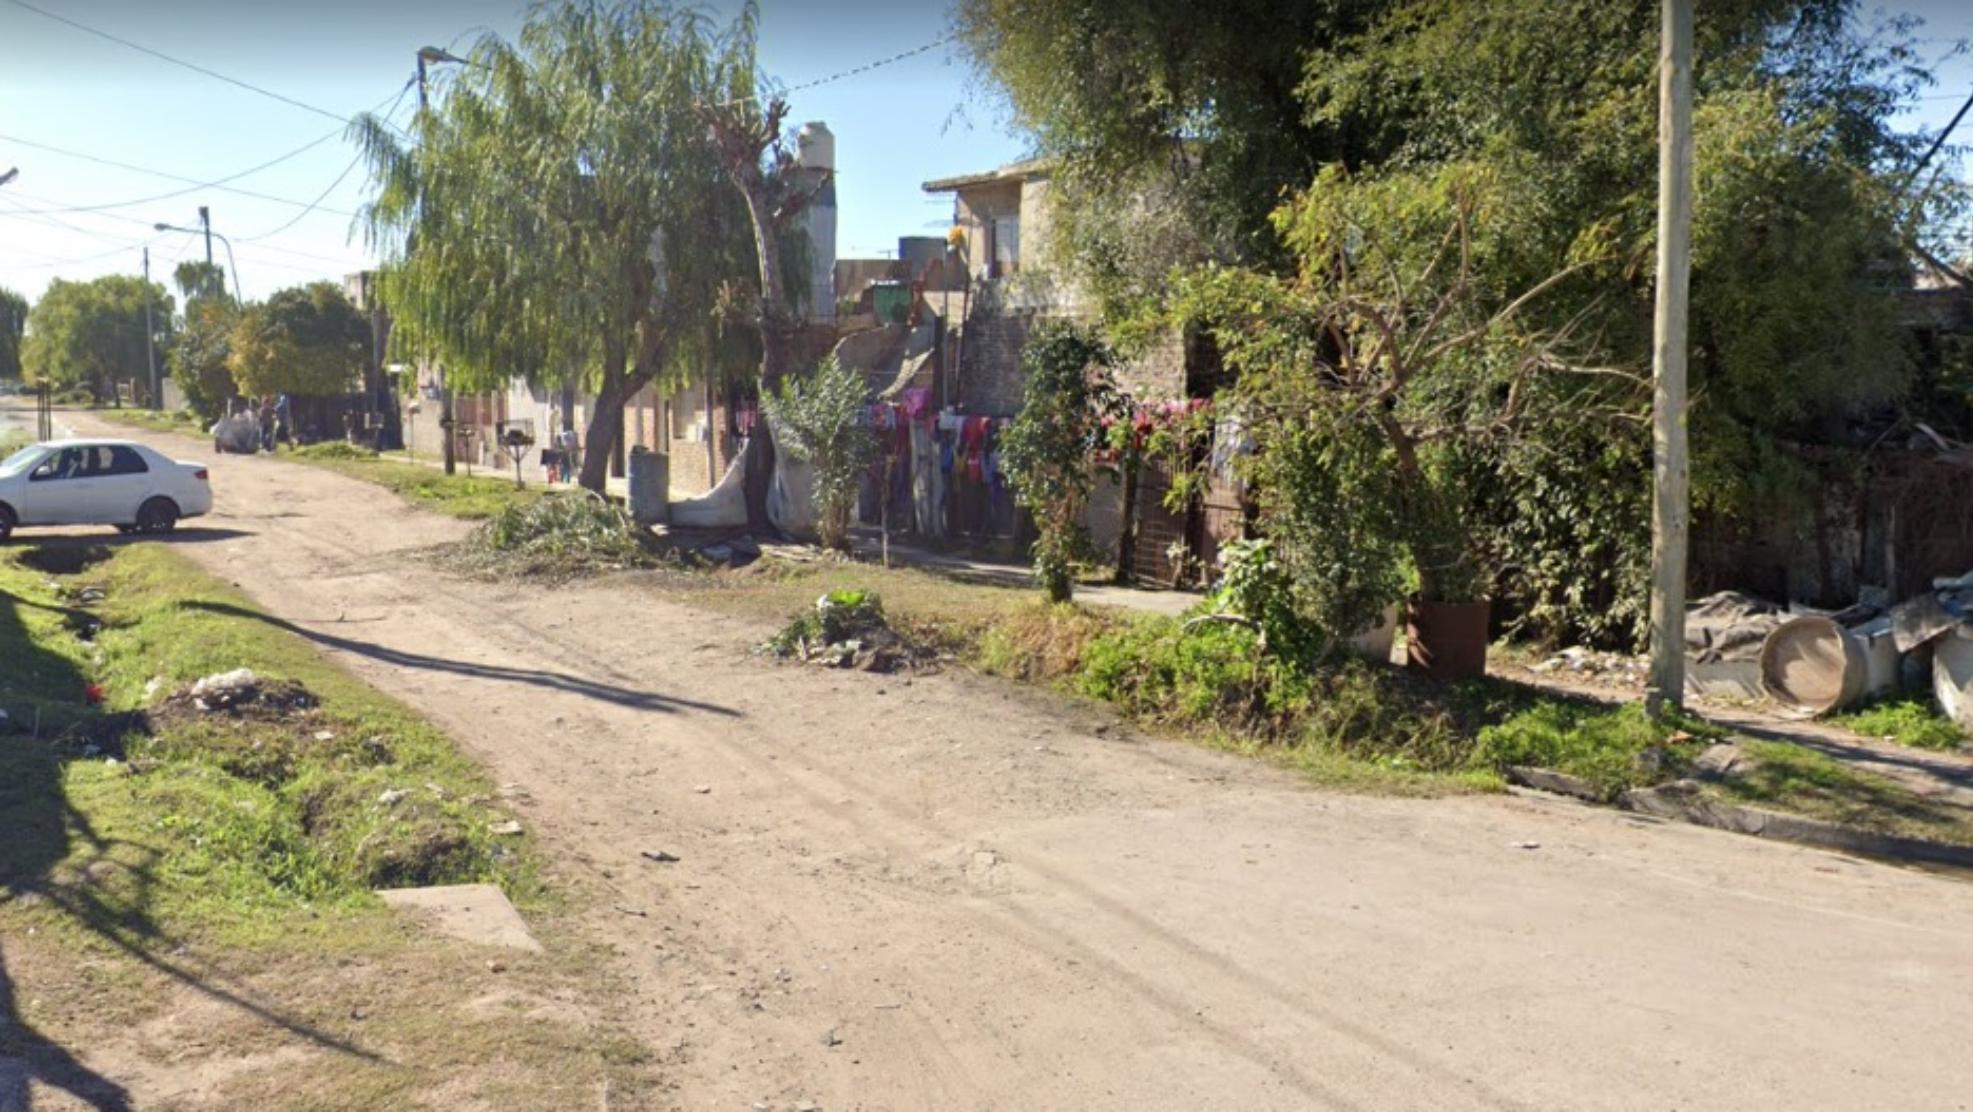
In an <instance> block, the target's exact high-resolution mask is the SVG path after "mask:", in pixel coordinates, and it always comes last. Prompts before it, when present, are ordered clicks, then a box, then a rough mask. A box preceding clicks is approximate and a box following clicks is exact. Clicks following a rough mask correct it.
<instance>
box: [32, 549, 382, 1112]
mask: <svg viewBox="0 0 1973 1112" xmlns="http://www.w3.org/2000/svg"><path fill="white" fill-rule="evenodd" d="M35 555H36V556H37V557H38V558H41V559H44V560H46V559H52V560H53V561H54V562H56V563H57V564H61V562H62V561H63V559H64V557H62V556H53V557H50V556H49V554H47V553H45V552H37V553H36V554H35ZM63 566H66V565H63ZM26 607H34V608H37V609H45V610H56V611H60V612H63V613H66V611H65V610H63V609H62V608H58V607H47V606H44V605H43V604H40V603H34V602H31V601H29V600H26V599H21V598H17V597H15V596H13V595H11V594H9V593H7V592H5V591H0V661H4V667H0V707H10V708H24V707H29V706H32V707H34V708H35V712H34V714H33V716H32V718H31V719H27V718H22V719H16V720H15V721H14V722H13V723H12V726H13V729H12V731H11V732H6V731H0V906H8V905H14V906H19V907H23V908H25V907H28V906H36V907H43V908H51V909H53V910H54V911H56V912H57V913H59V914H61V915H62V916H64V917H66V918H68V919H71V920H73V921H74V922H75V923H76V924H77V925H79V926H80V927H82V928H83V929H84V930H86V931H87V932H88V933H89V934H91V935H92V936H94V937H95V938H97V939H99V940H100V941H102V942H104V943H106V944H108V945H109V946H111V947H113V948H115V949H117V950H119V951H121V952H123V953H124V954H126V955H128V956H129V957H130V958H132V959H134V960H136V961H138V962H141V963H143V964H144V965H146V966H149V967H150V968H152V969H155V970H157V971H158V972H160V973H162V974H164V975H166V976H168V977H170V978H172V979H173V980H175V981H177V982H179V983H180V984H183V985H185V986H187V987H190V988H192V989H194V990H196V991H198V992H201V993H204V994H206V995H208V996H211V997H213V998H214V999H217V1000H221V1001H224V1002H225V1003H227V1004H229V1005H231V1006H233V1007H236V1008H239V1009H241V1010H242V1011H245V1012H248V1013H250V1014H252V1015H254V1016H256V1017H257V1018H259V1019H261V1020H263V1021H264V1022H267V1023H269V1024H271V1025H274V1026H277V1027H279V1028H281V1029H283V1030H285V1031H288V1032H290V1033H291V1034H294V1035H296V1036H298V1037H301V1038H304V1039H306V1040H308V1041H309V1042H312V1043H314V1044H316V1045H317V1046H321V1047H324V1048H327V1049H330V1050H334V1051H338V1052H341V1053H344V1054H349V1055H353V1056H357V1057H361V1058H365V1059H370V1060H376V1059H377V1055H375V1054H373V1053H371V1052H369V1051H366V1050H364V1049H362V1048H360V1047H357V1046H354V1045H352V1044H350V1043H348V1042H345V1041H343V1040H341V1039H338V1038H336V1037H334V1036H333V1035H330V1034H328V1033H326V1032H324V1031H321V1030H319V1029H316V1028H314V1027H311V1026H309V1025H308V1024H306V1023H303V1022H301V1021H299V1020H297V1019H294V1018H291V1017H289V1016H286V1015H283V1014H281V1013H279V1012H277V1011H275V1010H274V1009H272V1008H270V1007H268V1006H267V1005H264V1004H261V1003H259V1002H256V1001H254V1000H251V999H249V998H247V997H246V996H245V995H243V994H242V993H241V992H239V991H236V990H234V989H232V988H229V987H227V986H226V985H225V984H223V983H221V982H222V980H223V974H221V973H219V972H218V971H214V970H210V969H201V968H195V967H194V966H193V965H192V964H191V963H190V962H189V961H187V960H182V959H180V958H179V957H178V956H177V955H179V954H181V953H182V952H183V950H182V947H181V946H180V943H179V940H178V939H175V938H173V937H171V935H170V934H169V933H168V932H166V931H165V930H164V929H163V928H162V927H161V926H160V924H159V923H158V922H157V920H156V919H155V918H154V917H153V916H152V914H151V910H150V909H151V907H152V906H153V903H154V898H155V890H156V887H157V885H158V883H159V881H158V878H157V876H156V874H155V872H154V868H153V866H154V864H155V862H156V859H157V857H158V856H159V851H158V850H157V849H156V848H155V847H153V846H149V845H146V844H144V843H143V842H141V841H137V840H129V839H121V838H108V837H105V836H104V835H103V834H101V833H100V832H99V831H98V830H96V828H95V827H94V826H93V825H92V824H91V823H90V821H89V817H88V816H87V815H86V814H84V813H83V812H82V811H81V810H79V809H78V808H77V807H76V806H75V805H74V803H73V802H72V801H71V800H70V799H69V797H68V793H67V785H66V780H65V776H64V773H65V770H66V768H67V766H68V765H69V763H70V762H71V761H76V760H84V759H87V760H101V759H102V756H103V754H105V753H108V754H116V755H120V754H121V749H120V748H119V744H120V742H121V740H122V739H123V737H124V736H125V735H127V734H128V733H129V732H130V731H131V730H133V729H142V728H143V723H142V720H141V715H139V716H136V717H132V716H127V715H110V714H104V713H101V712H99V711H97V710H96V709H94V708H92V707H90V706H88V705H86V703H85V701H84V694H83V693H84V688H85V686H86V684H87V682H88V680H87V677H86V676H85V675H84V674H83V673H82V672H81V670H80V669H79V668H78V667H77V666H76V664H75V662H74V661H73V660H71V659H69V658H68V657H66V656H63V655H62V654H60V653H57V652H51V651H49V650H48V649H47V648H45V647H43V646H42V645H41V644H40V643H38V642H37V641H36V640H35V639H34V638H33V637H31V636H30V635H29V631H28V628H27V626H26V624H25V622H24V621H23V618H22V614H23V609H24V608H26ZM30 722H31V723H32V724H31V725H30ZM85 742H86V743H87V744H88V745H89V746H93V747H94V748H95V753H94V754H93V755H89V756H85V750H84V749H83V748H82V745H83V744H84V743H85ZM167 955H169V956H167ZM15 976H16V974H15V973H14V972H13V971H12V970H10V968H9V966H8V960H7V951H6V949H5V948H4V947H0V1112H15V1110H21V1112H26V1110H27V1109H30V1108H32V1107H33V1105H32V1104H31V1103H30V1096H31V1089H32V1087H33V1086H34V1085H36V1084H37V1083H38V1084H39V1085H41V1086H44V1087H46V1088H49V1089H53V1090H56V1091H57V1092H59V1093H62V1094H65V1095H66V1096H67V1097H68V1098H70V1099H72V1100H74V1101H76V1102H79V1103H81V1104H83V1105H85V1106H87V1107H90V1108H95V1109H99V1110H112V1109H126V1108H129V1107H130V1094H129V1093H128V1092H127V1091H126V1090H125V1089H124V1087H123V1086H121V1085H119V1084H117V1083H116V1082H115V1081H113V1080H111V1079H110V1078H108V1077H105V1076H103V1075H102V1074H100V1073H98V1072H96V1071H94V1070H92V1069H90V1068H89V1067H88V1066H87V1065H85V1064H84V1063H83V1062H82V1061H81V1059H80V1058H78V1057H77V1056H76V1054H75V1052H74V1051H73V1050H72V1049H70V1048H69V1047H66V1046H63V1045H61V1044H60V1043H59V1042H57V1041H56V1040H55V1039H53V1038H50V1037H49V1036H47V1035H45V1034H43V1033H42V1032H40V1031H38V1030H36V1029H35V1028H34V1027H33V1026H31V1025H30V1024H29V1023H28V1021H27V1019H26V1017H25V1016H24V1015H23V1014H22V1012H21V1007H20V996H19V994H20V988H19V986H18V985H17V983H16V981H15Z"/></svg>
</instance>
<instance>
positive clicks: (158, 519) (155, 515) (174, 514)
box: [137, 498, 178, 533]
mask: <svg viewBox="0 0 1973 1112" xmlns="http://www.w3.org/2000/svg"><path fill="white" fill-rule="evenodd" d="M176 528H178V503H176V502H173V501H172V500H171V499H169V498H153V499H151V500H150V501H148V502H146V503H144V504H143V505H142V506H141V507H139V508H138V510H137V531H138V532H139V533H169V532H171V531H172V530H173V529H176Z"/></svg>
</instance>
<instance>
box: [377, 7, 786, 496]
mask: <svg viewBox="0 0 1973 1112" xmlns="http://www.w3.org/2000/svg"><path fill="white" fill-rule="evenodd" d="M752 55H753V40H752V35H751V33H750V31H748V29H747V28H746V27H745V25H742V26H740V27H737V28H736V29H735V30H734V32H732V33H724V34H722V33H721V32H720V30H719V29H718V28H715V27H713V26H712V25H711V24H709V23H708V22H707V21H706V19H705V18H704V17H703V16H701V15H699V14H698V13H697V12H695V11H694V10H691V9H688V8H684V7H679V6H674V5H673V4H671V3H668V2H664V0H645V2H631V3H622V4H611V5H605V4H600V3H596V2H593V0H562V2H559V3H550V4H543V5H540V6H537V7H535V8H534V9H532V11H531V13H530V15H529V17H528V21H527V24H526V26H524V27H523V28H522V30H521V33H520V37H519V40H518V42H508V41H506V40H503V39H501V38H499V37H497V36H492V35H489V36H486V37H484V38H482V39H481V40H480V41H479V43H478V44H477V45H476V46H475V47H474V49H473V50H472V52H471V54H470V56H469V57H468V58H467V60H466V65H464V66H463V67H460V68H458V69H454V70H450V71H447V72H446V74H445V76H444V77H442V78H441V80H440V83H439V85H438V87H437V89H436V90H435V96H434V97H433V98H432V100H431V103H430V104H429V106H428V107H425V108H422V109H421V110H420V111H419V114H418V116H417V119H416V120H415V122H414V124H413V126H412V130H411V133H410V137H409V139H408V141H407V140H405V139H401V138H400V137H399V136H398V135H397V134H396V133H395V132H394V131H393V130H392V129H391V127H390V126H389V125H388V124H386V123H384V122H383V121H381V120H379V119H376V118H374V117H366V118H364V119H361V120H359V121H358V123H357V125H356V133H357V135H358V138H359V140H360V142H361V144H362V147H363V151H364V153H365V155H366V157H367V159H368V162H369V167H370V173H371V179H372V183H373V186H374V189H375V196H374V199H373V200H372V201H371V202H370V203H369V204H368V205H367V206H366V209H365V213H364V217H365V224H366V227H367V230H368V233H369V236H370V240H371V243H372V245H373V246H375V247H377V248H378V249H379V250H380V251H381V252H382V253H383V255H384V258H385V265H384V267H383V273H382V281H381V290H382V296H383V300H384V304H385V305H386V306H387V307H388V308H389V309H390V311H391V313H392V315H393V318H394V325H393V328H394V338H395V342H397V343H399V344H403V345H408V346H407V347H406V349H405V350H406V354H408V355H411V356H413V357H417V358H425V359H432V360H436V361H438V362H439V363H440V364H441V365H442V366H443V368H444V372H445V375H446V379H447V381H448V382H449V383H450V384H451V385H452V386H453V387H455V388H460V389H465V390H498V389H504V388H505V387H506V385H507V383H509V382H510V381H512V380H514V379H516V378H524V379H527V380H528V381H530V382H533V383H536V384H539V385H545V386H550V387H573V388H576V389H581V390H586V391H589V392H590V393H591V394H593V396H594V398H595V405H594V407H593V409H592V410H591V413H590V419H589V427H588V429H587V430H586V431H585V434H584V449H585V450H584V453H583V463H582V472H581V476H580V482H581V483H582V485H583V486H584V487H587V488H588V489H590V490H596V491H600V490H602V489H603V484H604V475H605V469H606V467H607V466H608V461H609V458H610V454H611V452H612V450H613V449H614V448H615V447H616V445H617V442H618V438H619V437H621V436H622V433H623V410H624V404H625V403H626V402H627V401H628V400H629V399H630V397H631V396H632V395H634V394H635V393H636V392H637V391H638V390H640V389H642V388H643V387H644V386H646V385H648V384H650V383H652V382H654V381H658V380H659V379H661V378H673V377H684V376H685V375H688V374H690V373H692V372H694V371H698V370H704V369H706V368H707V364H708V363H709V362H711V361H712V360H714V359H715V358H716V357H717V354H718V352H719V349H720V347H721V345H720V344H719V342H718V336H717V330H716V320H715V309H716V307H717V303H718V295H719V291H720V288H721V284H722V282H723V281H724V280H725V279H727V278H728V277H730V276H731V275H733V274H734V273H736V272H739V271H743V270H744V268H745V267H746V266H747V265H748V263H749V262H750V261H751V258H752V249H751V243H750V241H749V239H748V235H747V232H748V229H747V225H746V217H745V213H744V212H743V211H737V210H738V209H739V206H738V204H737V203H736V202H735V200H734V199H733V198H732V196H731V190H730V188H725V185H726V179H725V170H724V166H723V165H722V163H721V160H720V156H719V152H718V150H717V149H716V148H715V146H714V144H713V143H712V141H711V139H710V137H709V136H708V134H707V129H706V126H705V123H704V122H703V120H701V119H700V117H699V114H698V113H699V108H700V106H701V105H703V104H707V103H713V102H717V101H719V100H721V99H723V98H724V95H725V92H724V91H725V90H728V89H731V88H734V87H736V86H741V87H744V86H750V85H751V84H752V80H753V56H752Z"/></svg>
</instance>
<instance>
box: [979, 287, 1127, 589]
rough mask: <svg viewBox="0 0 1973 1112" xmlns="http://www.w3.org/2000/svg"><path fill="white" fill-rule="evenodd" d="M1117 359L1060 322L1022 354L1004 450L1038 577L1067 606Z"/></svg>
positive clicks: (1040, 333)
mask: <svg viewBox="0 0 1973 1112" xmlns="http://www.w3.org/2000/svg"><path fill="white" fill-rule="evenodd" d="M1115 362H1116V355H1115V353H1114V352H1112V351H1111V350H1110V347H1109V345H1108V344H1106V343H1104V342H1103V341H1102V340H1101V339H1100V338H1099V337H1097V336H1096V335H1095V334H1094V333H1092V332H1090V331H1089V330H1087V329H1084V328H1082V327H1080V326H1078V325H1075V324H1071V323H1068V322H1061V321H1056V322H1049V323H1047V324H1044V325H1042V326H1041V327H1039V328H1037V329H1036V330H1035V332H1034V334H1033V335H1032V336H1030V337H1029V338H1028V346H1027V349H1026V350H1025V351H1024V352H1022V354H1021V366H1022V369H1023V370H1024V371H1026V372H1027V386H1026V389H1025V393H1024V394H1023V397H1022V400H1021V412H1020V414H1019V415H1018V416H1016V417H1015V418H1014V421H1013V424H1012V425H1010V426H1009V427H1008V429H1007V433H1006V435H1005V436H1003V437H1002V438H1001V442H1000V451H1001V459H1002V462H1003V466H1004V467H1005V468H1006V471H1007V481H1008V483H1009V485H1011V486H1012V487H1013V488H1014V496H1015V497H1016V498H1017V499H1018V500H1019V501H1020V503H1021V505H1022V506H1024V507H1026V508H1027V510H1028V511H1029V512H1030V513H1032V514H1033V515H1034V523H1035V528H1036V529H1037V530H1038V531H1039V533H1040V538H1039V539H1038V540H1036V541H1035V545H1034V570H1035V577H1036V578H1037V579H1039V580H1040V581H1041V586H1042V589H1043V590H1044V591H1046V592H1047V593H1048V598H1049V600H1050V601H1051V602H1067V601H1068V600H1069V597H1070V595H1071V594H1072V593H1073V591H1074V581H1075V576H1074V572H1073V568H1074V561H1075V554H1076V553H1077V552H1079V551H1081V550H1082V547H1083V546H1082V543H1081V542H1082V539H1083V537H1082V525H1081V517H1082V507H1083V502H1084V501H1085V500H1086V499H1087V498H1088V496H1089V484H1090V471H1089V458H1090V453H1091V451H1092V450H1094V449H1095V448H1096V446H1097V443H1098V441H1099V439H1100V438H1101V437H1102V435H1103V416H1104V414H1105V413H1106V412H1107V411H1108V410H1109V409H1110V408H1111V407H1112V406H1113V405H1114V404H1115V401H1116V397H1117V392H1116V386H1115V383H1114V382H1113V381H1112V378H1111V375H1110V368H1111V367H1112V366H1113V365H1114V364H1115Z"/></svg>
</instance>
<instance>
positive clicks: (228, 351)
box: [165, 298, 240, 423]
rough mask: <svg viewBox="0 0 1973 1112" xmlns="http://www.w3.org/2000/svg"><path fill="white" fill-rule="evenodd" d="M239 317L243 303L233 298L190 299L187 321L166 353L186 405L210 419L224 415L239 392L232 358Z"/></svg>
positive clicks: (173, 378) (173, 379)
mask: <svg viewBox="0 0 1973 1112" xmlns="http://www.w3.org/2000/svg"><path fill="white" fill-rule="evenodd" d="M239 319H240V310H239V307H238V306H237V305H235V304H234V303H233V302H232V300H231V299H228V298H199V299H198V300H195V301H191V302H188V303H187V304H186V306H185V321H184V325H183V327H181V328H180V329H179V331H178V334H177V335H176V336H174V337H172V340H171V347H170V348H169V349H168V350H167V351H166V353H165V360H166V362H167V363H168V364H169V365H170V367H171V380H172V381H173V382H176V383H177V384H178V389H179V392H181V393H183V394H184V395H185V405H186V406H187V407H188V408H190V409H191V411H192V412H194V413H196V414H198V415H199V417H200V419H201V420H203V421H205V422H207V423H211V422H213V421H217V420H218V419H219V418H220V417H222V416H224V415H225V413H226V405H227V403H228V402H229V401H231V400H232V399H233V398H234V397H236V396H238V394H239V388H238V386H236V385H235V384H234V382H233V369H232V367H231V366H230V365H229V362H228V361H229V360H230V359H231V358H232V354H233V328H234V326H235V325H237V324H238V323H239Z"/></svg>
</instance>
